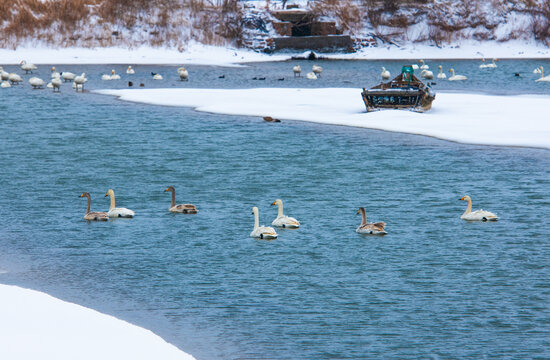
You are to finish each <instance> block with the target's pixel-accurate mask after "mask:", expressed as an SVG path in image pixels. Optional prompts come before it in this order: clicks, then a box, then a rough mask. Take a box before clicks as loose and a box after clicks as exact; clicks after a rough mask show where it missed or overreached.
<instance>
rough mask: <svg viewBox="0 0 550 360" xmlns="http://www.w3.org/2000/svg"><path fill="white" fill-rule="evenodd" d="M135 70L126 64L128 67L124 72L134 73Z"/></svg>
mask: <svg viewBox="0 0 550 360" xmlns="http://www.w3.org/2000/svg"><path fill="white" fill-rule="evenodd" d="M135 73H136V72H135V71H134V69H132V65H128V69H126V74H129V75H134V74H135Z"/></svg>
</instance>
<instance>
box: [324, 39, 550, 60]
mask: <svg viewBox="0 0 550 360" xmlns="http://www.w3.org/2000/svg"><path fill="white" fill-rule="evenodd" d="M327 57H328V58H331V59H347V60H351V59H363V60H390V59H393V60H399V59H481V58H483V57H484V58H487V59H491V58H499V59H505V58H507V59H548V58H550V48H548V47H546V46H544V45H542V44H540V43H536V42H526V41H519V40H517V41H515V40H514V41H512V40H511V41H505V42H498V41H483V42H479V41H462V42H460V43H457V44H454V45H442V46H441V47H437V46H435V45H426V44H420V43H418V44H417V43H410V44H403V45H401V46H400V47H397V46H390V45H388V46H378V47H367V48H363V49H362V50H361V51H358V52H356V53H352V54H333V55H327Z"/></svg>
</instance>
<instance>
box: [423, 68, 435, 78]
mask: <svg viewBox="0 0 550 360" xmlns="http://www.w3.org/2000/svg"><path fill="white" fill-rule="evenodd" d="M420 76H421V77H423V78H424V79H428V80H431V79H433V78H434V73H433V72H431V71H430V70H426V69H424V70H422V72H421V73H420Z"/></svg>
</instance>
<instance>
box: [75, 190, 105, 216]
mask: <svg viewBox="0 0 550 360" xmlns="http://www.w3.org/2000/svg"><path fill="white" fill-rule="evenodd" d="M80 197H87V198H88V206H87V207H86V213H85V214H84V220H88V221H107V220H109V216H108V215H107V213H106V212H103V211H94V212H90V203H91V202H92V198H91V197H90V193H88V192H84V193H82V195H80Z"/></svg>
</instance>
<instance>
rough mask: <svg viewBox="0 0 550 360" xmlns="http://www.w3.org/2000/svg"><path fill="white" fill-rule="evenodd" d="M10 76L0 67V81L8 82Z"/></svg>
mask: <svg viewBox="0 0 550 360" xmlns="http://www.w3.org/2000/svg"><path fill="white" fill-rule="evenodd" d="M9 78H10V74H9V73H8V72H7V71H4V68H3V67H2V66H0V80H9Z"/></svg>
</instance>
